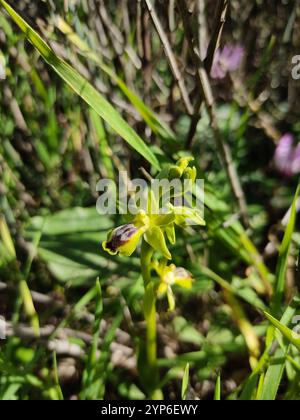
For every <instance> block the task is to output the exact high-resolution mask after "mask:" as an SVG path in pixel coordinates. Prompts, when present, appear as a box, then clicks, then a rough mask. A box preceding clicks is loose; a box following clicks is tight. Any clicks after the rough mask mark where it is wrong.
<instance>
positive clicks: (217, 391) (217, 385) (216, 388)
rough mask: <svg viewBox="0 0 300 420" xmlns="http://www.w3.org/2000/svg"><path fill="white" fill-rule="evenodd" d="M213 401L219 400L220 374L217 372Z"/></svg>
mask: <svg viewBox="0 0 300 420" xmlns="http://www.w3.org/2000/svg"><path fill="white" fill-rule="evenodd" d="M214 400H215V401H221V374H220V373H219V374H218V377H217V382H216V387H215V396H214Z"/></svg>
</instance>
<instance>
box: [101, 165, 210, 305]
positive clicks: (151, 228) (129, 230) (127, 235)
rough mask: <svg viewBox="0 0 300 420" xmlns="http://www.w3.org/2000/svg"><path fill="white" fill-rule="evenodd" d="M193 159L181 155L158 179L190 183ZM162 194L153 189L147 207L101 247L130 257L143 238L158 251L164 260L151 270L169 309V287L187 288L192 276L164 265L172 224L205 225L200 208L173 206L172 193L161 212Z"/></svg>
mask: <svg viewBox="0 0 300 420" xmlns="http://www.w3.org/2000/svg"><path fill="white" fill-rule="evenodd" d="M192 160H193V159H192V158H182V159H180V160H179V161H178V162H177V164H176V165H170V166H168V167H167V168H165V169H163V170H162V171H161V172H160V173H159V174H158V178H159V179H163V178H166V179H169V180H172V179H181V180H184V179H189V180H191V182H192V183H194V182H195V180H196V175H197V171H196V168H195V167H190V166H189V164H190V162H191V161H192ZM160 198H161V197H155V196H154V195H153V192H150V193H149V197H148V210H147V212H146V211H144V210H140V211H139V212H138V214H137V215H136V216H135V217H134V218H133V220H131V221H130V222H129V223H127V224H125V225H122V226H119V227H117V228H115V229H113V230H112V231H110V232H109V233H108V235H107V240H106V241H105V242H103V244H102V246H103V249H104V250H105V251H107V252H108V253H109V254H110V255H120V256H124V257H130V256H131V255H132V254H133V253H134V252H135V250H136V248H137V247H138V245H139V243H140V241H141V239H143V240H144V241H145V242H146V243H147V244H148V245H149V246H150V247H151V248H152V250H153V252H156V253H158V254H160V256H161V257H162V258H163V260H162V261H163V262H161V263H158V262H157V261H156V262H153V265H152V269H153V270H154V271H156V274H157V275H158V276H159V278H160V284H159V286H158V287H157V288H156V293H157V296H162V295H165V294H167V297H168V302H169V309H170V310H173V309H174V307H175V301H174V295H173V292H172V286H173V285H174V284H177V285H179V286H182V287H185V288H190V287H191V286H192V275H191V274H190V273H188V272H187V271H186V270H184V269H183V268H177V267H176V266H175V265H174V264H172V265H169V266H168V265H167V261H169V260H171V259H172V255H171V252H170V250H169V247H168V243H170V244H171V245H174V244H175V242H176V233H175V227H176V226H179V227H186V226H187V225H189V224H191V223H193V224H194V225H199V226H204V225H205V221H204V220H203V218H202V216H201V214H200V211H199V210H198V209H195V208H192V207H190V206H187V205H183V206H176V205H174V202H175V200H174V196H172V194H171V195H170V202H168V203H167V206H165V208H164V209H163V211H160V209H159V201H160Z"/></svg>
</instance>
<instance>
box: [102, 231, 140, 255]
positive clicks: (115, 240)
mask: <svg viewBox="0 0 300 420" xmlns="http://www.w3.org/2000/svg"><path fill="white" fill-rule="evenodd" d="M137 231H138V229H137V228H136V227H135V226H134V225H133V224H128V225H124V226H121V227H119V228H117V229H115V231H114V232H113V235H112V238H111V240H110V241H109V242H107V244H106V247H107V249H109V250H110V251H111V252H117V251H118V249H119V248H120V247H121V246H123V245H125V244H126V243H127V242H128V241H129V240H130V238H131V237H132V236H133V235H134V234H135V233H136V232H137Z"/></svg>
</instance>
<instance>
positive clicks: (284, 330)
mask: <svg viewBox="0 0 300 420" xmlns="http://www.w3.org/2000/svg"><path fill="white" fill-rule="evenodd" d="M264 314H265V316H266V317H267V318H268V320H269V321H270V322H271V324H273V325H274V327H276V328H277V329H278V330H279V331H280V332H281V334H282V335H283V336H284V337H285V338H286V339H287V340H288V341H289V342H290V343H291V344H293V345H294V346H295V347H297V349H298V350H299V351H300V336H299V334H296V333H295V332H294V331H292V330H291V329H290V328H288V327H287V326H286V325H284V324H282V323H281V322H280V321H278V320H277V319H276V318H274V317H273V316H272V315H270V314H268V313H267V312H264Z"/></svg>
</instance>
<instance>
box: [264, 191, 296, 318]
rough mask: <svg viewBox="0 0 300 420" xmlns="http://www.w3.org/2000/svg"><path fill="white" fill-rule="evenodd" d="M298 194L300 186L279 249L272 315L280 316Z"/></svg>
mask: <svg viewBox="0 0 300 420" xmlns="http://www.w3.org/2000/svg"><path fill="white" fill-rule="evenodd" d="M299 192H300V185H298V188H297V191H296V194H295V197H294V200H293V204H292V207H291V211H290V219H289V222H288V224H287V227H286V230H285V234H284V237H283V241H282V244H281V246H280V249H279V259H278V264H277V268H276V286H275V291H274V297H273V302H272V305H271V308H272V315H275V316H280V308H281V304H282V300H283V297H284V290H285V279H286V270H287V265H288V257H289V253H290V247H291V243H292V236H293V233H294V230H295V224H296V215H297V214H296V203H297V199H298V196H299Z"/></svg>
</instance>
